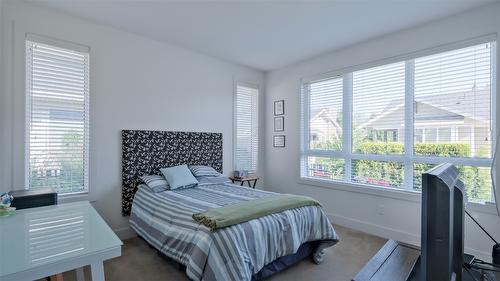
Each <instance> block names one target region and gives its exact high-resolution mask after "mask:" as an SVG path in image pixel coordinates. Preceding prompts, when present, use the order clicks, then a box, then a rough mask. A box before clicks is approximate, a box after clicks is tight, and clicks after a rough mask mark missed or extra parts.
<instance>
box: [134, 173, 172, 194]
mask: <svg viewBox="0 0 500 281" xmlns="http://www.w3.org/2000/svg"><path fill="white" fill-rule="evenodd" d="M141 180H142V181H143V182H144V183H145V184H146V185H147V186H148V187H149V189H151V190H152V191H153V192H155V193H158V192H162V191H165V190H168V189H170V186H169V185H168V182H167V180H165V178H164V177H162V176H158V175H147V176H142V177H141Z"/></svg>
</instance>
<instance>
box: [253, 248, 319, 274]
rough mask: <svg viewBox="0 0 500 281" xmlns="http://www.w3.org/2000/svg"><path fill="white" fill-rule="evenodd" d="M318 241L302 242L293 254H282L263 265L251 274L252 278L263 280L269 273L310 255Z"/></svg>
mask: <svg viewBox="0 0 500 281" xmlns="http://www.w3.org/2000/svg"><path fill="white" fill-rule="evenodd" d="M318 244H319V242H318V241H312V242H306V243H304V244H302V245H301V246H300V247H299V249H298V250H297V252H296V253H295V254H291V255H287V256H283V257H281V258H278V259H276V260H275V261H273V262H271V263H269V264H267V265H265V266H264V267H263V268H262V269H261V270H260V271H259V272H257V274H255V275H254V276H252V280H255V281H257V280H263V279H265V278H268V277H270V276H271V275H273V274H275V273H278V272H280V271H283V270H285V269H287V268H288V267H290V266H292V265H294V264H296V263H298V262H300V261H301V260H303V259H306V258H308V257H311V256H312V254H313V253H314V251H315V250H316V248H317V247H318Z"/></svg>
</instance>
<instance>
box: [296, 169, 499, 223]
mask: <svg viewBox="0 0 500 281" xmlns="http://www.w3.org/2000/svg"><path fill="white" fill-rule="evenodd" d="M298 183H299V184H304V185H311V186H316V187H321V188H327V189H335V190H341V191H346V192H353V193H361V194H368V195H372V196H377V197H384V198H391V199H397V200H404V201H409V202H415V203H420V202H421V193H420V192H417V191H411V190H405V189H395V188H381V187H376V186H371V185H366V184H359V183H346V182H341V181H334V180H322V179H312V178H302V177H301V178H299V180H298ZM466 208H467V210H470V211H473V212H480V213H486V214H493V215H497V211H496V208H495V203H490V202H488V203H484V204H481V203H473V202H469V203H467V206H466Z"/></svg>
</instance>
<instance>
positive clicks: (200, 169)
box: [189, 165, 221, 177]
mask: <svg viewBox="0 0 500 281" xmlns="http://www.w3.org/2000/svg"><path fill="white" fill-rule="evenodd" d="M189 170H191V173H193V175H194V176H195V177H218V176H220V175H221V174H220V173H219V172H217V171H216V170H215V169H214V168H212V167H210V166H202V165H194V166H189Z"/></svg>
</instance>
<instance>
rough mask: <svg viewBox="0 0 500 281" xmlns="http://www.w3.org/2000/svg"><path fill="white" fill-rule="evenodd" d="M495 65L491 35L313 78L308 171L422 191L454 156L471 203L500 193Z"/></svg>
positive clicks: (306, 128) (305, 153)
mask: <svg viewBox="0 0 500 281" xmlns="http://www.w3.org/2000/svg"><path fill="white" fill-rule="evenodd" d="M476 42H477V41H476ZM478 43H481V42H478ZM495 70H496V42H494V41H491V40H485V41H483V43H481V44H475V45H469V46H466V47H463V48H459V49H452V50H450V51H446V52H439V53H434V54H431V55H428V56H423V57H417V58H412V59H408V60H404V61H400V62H396V63H389V64H385V65H380V66H376V67H370V68H366V69H360V70H356V71H352V72H346V73H342V74H341V75H337V76H333V77H327V78H326V79H325V78H324V79H321V80H311V81H307V82H305V83H303V85H302V93H303V94H302V116H303V117H302V119H303V124H302V138H303V140H302V143H303V145H302V153H301V154H302V155H301V157H302V161H301V177H302V178H312V179H318V180H327V181H328V180H329V181H343V182H349V183H359V184H365V185H371V186H379V187H383V188H393V189H394V188H395V189H406V190H412V191H419V190H420V189H421V175H422V173H423V172H424V171H426V170H428V169H430V168H431V167H433V166H435V165H438V164H440V163H443V162H450V163H453V164H455V165H456V166H457V167H458V168H459V170H460V172H461V177H462V181H463V182H464V183H465V186H466V191H467V195H468V197H469V201H472V202H486V201H493V200H494V198H493V195H492V185H491V179H490V166H491V155H492V151H491V150H492V137H493V136H494V132H492V128H493V127H492V120H493V118H492V116H495V115H494V112H495V111H494V103H493V102H492V98H493V97H494V95H495V94H496V93H495V88H494V87H493V85H494V84H493V83H494V81H495V80H494V76H495Z"/></svg>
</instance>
